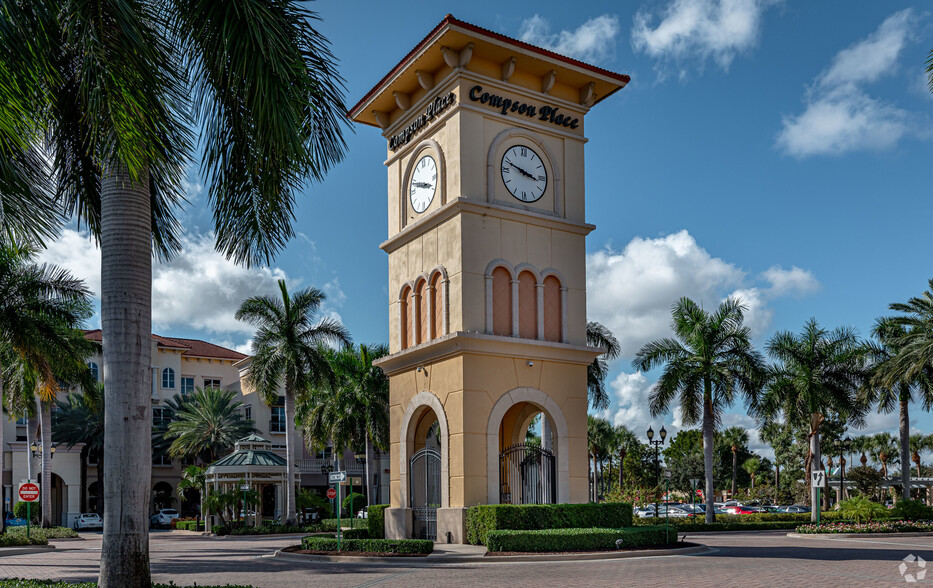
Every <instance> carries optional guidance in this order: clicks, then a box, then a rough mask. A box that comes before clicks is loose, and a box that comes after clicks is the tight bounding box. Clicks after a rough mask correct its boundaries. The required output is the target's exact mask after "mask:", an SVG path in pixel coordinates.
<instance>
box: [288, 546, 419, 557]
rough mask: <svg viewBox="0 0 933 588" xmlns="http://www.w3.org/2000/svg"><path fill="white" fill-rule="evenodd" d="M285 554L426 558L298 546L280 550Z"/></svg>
mask: <svg viewBox="0 0 933 588" xmlns="http://www.w3.org/2000/svg"><path fill="white" fill-rule="evenodd" d="M282 551H284V552H286V553H300V554H302V555H339V556H341V557H343V556H347V557H427V554H426V553H388V552H381V551H317V550H310V549H302V548H301V546H300V545H292V546H291V547H286V548H284V549H282Z"/></svg>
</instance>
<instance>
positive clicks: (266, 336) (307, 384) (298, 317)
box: [236, 280, 350, 525]
mask: <svg viewBox="0 0 933 588" xmlns="http://www.w3.org/2000/svg"><path fill="white" fill-rule="evenodd" d="M278 284H279V293H280V295H281V298H275V297H273V296H253V297H252V298H247V299H246V300H244V301H243V304H242V305H240V309H239V310H237V312H236V319H237V320H241V321H246V322H247V323H249V324H251V325H253V326H254V327H257V331H256V336H255V337H254V338H253V359H252V363H250V365H249V368H248V369H247V372H246V384H247V385H248V386H250V387H251V388H253V389H254V390H256V392H257V393H258V394H259V396H260V398H262V399H263V400H264V401H265V402H266V404H269V405H272V404H274V403H275V402H276V401H277V400H278V395H279V390H284V392H285V423H286V426H285V456H286V461H287V467H286V471H287V478H288V484H286V492H285V496H286V498H285V517H284V518H285V521H286V523H287V524H289V525H294V524H295V516H296V515H295V487H294V484H292V480H294V479H295V447H294V442H295V440H294V434H295V395H296V394H297V393H299V392H303V391H305V390H310V389H312V388H315V387H319V386H321V385H322V384H323V383H324V382H326V381H328V379H329V378H331V377H332V370H331V367H330V364H329V363H328V361H327V356H326V353H325V351H324V344H326V343H343V344H345V345H346V344H349V342H350V335H349V333H348V332H347V330H346V329H345V328H344V326H343V325H342V324H340V322H339V321H336V320H333V319H329V318H322V319H320V320H317V316H318V314H319V312H320V310H321V304H322V303H323V302H324V299H325V298H326V296H325V295H324V293H323V292H322V291H320V290H318V289H317V288H305V289H303V290H299V291H298V292H296V293H294V294H292V295H290V294H289V293H288V288H287V286H286V285H285V280H279V282H278Z"/></svg>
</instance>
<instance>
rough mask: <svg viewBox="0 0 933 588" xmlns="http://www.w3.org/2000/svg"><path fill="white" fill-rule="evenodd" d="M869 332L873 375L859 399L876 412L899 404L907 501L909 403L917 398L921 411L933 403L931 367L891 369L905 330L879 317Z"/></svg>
mask: <svg viewBox="0 0 933 588" xmlns="http://www.w3.org/2000/svg"><path fill="white" fill-rule="evenodd" d="M872 334H873V335H874V336H875V338H877V339H878V343H874V342H870V343H868V350H869V357H870V358H871V361H872V378H871V380H870V381H869V382H868V384H867V385H866V386H865V387H864V388H863V390H862V392H861V394H860V399H861V400H862V402H865V403H868V404H877V405H878V412H879V413H889V412H891V411H893V410H894V407H895V406H897V407H898V411H899V433H900V435H899V437H900V451H901V456H900V462H901V488H902V494H901V495H902V496H903V498H904V499H905V500H910V415H909V412H908V410H909V405H910V403H911V402H914V401H917V400H919V401H920V403H921V406H922V407H923V409H924V410H930V407H931V406H933V379H931V378H930V373H931V371H930V370H925V371H921V372H919V373H918V374H917V375H914V376H908V375H906V374H905V373H904V372H903V371H900V370H897V369H895V368H894V364H895V360H896V358H897V355H898V353H899V351H900V349H901V342H902V341H904V340H905V338H906V336H907V334H908V332H907V329H906V328H905V327H904V326H903V325H901V324H898V323H897V322H895V321H894V320H893V319H890V318H882V319H878V320H877V321H876V322H875V327H874V330H873V331H872Z"/></svg>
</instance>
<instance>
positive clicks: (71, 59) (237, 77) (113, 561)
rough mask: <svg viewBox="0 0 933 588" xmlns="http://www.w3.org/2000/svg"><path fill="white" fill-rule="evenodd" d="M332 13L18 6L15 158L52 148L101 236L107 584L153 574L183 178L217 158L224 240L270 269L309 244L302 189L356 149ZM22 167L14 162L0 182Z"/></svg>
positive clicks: (69, 200)
mask: <svg viewBox="0 0 933 588" xmlns="http://www.w3.org/2000/svg"><path fill="white" fill-rule="evenodd" d="M315 18H316V15H315V14H314V13H312V12H310V11H308V10H306V9H304V8H303V7H301V6H300V5H299V3H298V2H295V1H287V0H244V1H243V2H237V3H236V5H235V7H234V4H231V3H227V2H214V1H213V0H136V1H132V2H131V1H129V0H107V1H104V2H65V0H36V1H33V2H29V3H25V4H24V5H15V4H9V3H5V4H3V5H2V7H0V29H2V30H3V34H2V35H0V71H2V72H4V74H3V75H4V83H3V84H2V89H0V121H4V123H3V124H0V134H2V138H0V145H3V149H4V151H5V152H4V153H3V154H2V155H3V156H2V157H0V160H6V159H7V157H8V156H10V155H12V156H16V157H18V158H20V159H24V158H26V157H27V156H28V155H29V153H30V149H31V148H32V147H33V146H34V145H35V144H45V143H47V144H48V149H49V151H50V152H51V154H52V157H51V167H52V170H51V172H50V173H49V174H48V175H49V177H52V178H55V180H56V182H57V185H56V186H54V188H55V189H54V192H55V194H56V200H57V203H58V205H59V207H60V208H61V209H62V210H64V211H65V212H66V213H68V214H69V215H70V214H75V215H77V216H78V217H79V218H80V219H81V220H83V221H84V222H86V223H87V226H88V228H89V229H90V230H91V233H92V234H93V235H94V236H95V238H98V239H99V240H100V244H101V255H102V264H101V267H102V272H101V278H102V279H101V311H100V312H101V323H102V328H103V332H104V339H105V340H106V342H107V345H106V347H105V348H104V351H103V356H104V373H105V379H106V388H105V390H106V393H107V395H108V398H107V406H108V415H107V417H108V420H107V429H106V436H107V439H106V445H107V453H108V455H109V456H110V457H111V459H108V460H107V468H108V470H109V471H108V479H109V480H110V482H109V483H108V488H107V494H108V500H107V504H108V505H110V506H109V507H108V509H107V511H106V512H105V515H104V519H105V523H104V542H103V549H102V557H101V570H100V584H101V586H104V587H105V588H107V587H112V586H120V587H121V588H123V587H141V586H149V584H150V573H149V558H148V537H149V535H148V530H147V526H148V525H147V521H146V517H147V510H148V495H149V483H150V479H149V478H150V476H149V465H147V464H149V463H150V460H149V452H150V449H149V437H150V426H151V425H150V418H149V416H148V415H149V412H150V409H151V407H150V402H151V401H150V398H149V386H150V379H151V373H150V369H149V366H150V365H151V361H150V360H151V357H150V356H151V350H150V338H149V336H150V332H151V298H152V297H151V290H152V283H151V263H152V261H151V260H152V254H153V249H155V251H156V252H157V253H158V254H159V255H161V256H163V257H166V256H170V255H171V254H172V253H173V252H175V251H176V250H177V249H178V247H179V240H178V231H179V230H180V226H179V223H178V222H177V220H176V217H175V211H176V209H177V207H178V205H179V204H180V203H181V202H182V201H183V196H182V188H181V185H182V181H183V180H184V177H183V175H184V173H183V170H184V169H186V167H187V164H188V163H189V162H190V161H191V160H192V159H193V157H194V156H195V154H196V153H197V154H201V155H202V157H203V158H202V161H201V172H202V175H203V176H205V178H206V180H207V181H206V182H205V183H206V184H207V185H209V186H210V194H209V201H210V203H211V205H212V208H213V210H214V233H215V235H216V239H217V247H218V249H220V250H221V251H222V252H223V253H225V254H226V255H227V256H228V257H231V258H233V259H234V260H236V261H237V262H243V263H247V264H250V263H258V262H267V261H268V260H269V259H271V258H272V256H273V255H274V254H275V253H276V252H277V251H279V250H281V249H282V247H283V246H284V245H285V244H286V243H287V242H288V240H289V239H290V238H291V237H292V236H293V230H292V227H291V224H292V220H293V218H294V212H293V211H294V206H295V195H296V194H297V193H298V191H299V190H301V188H302V184H303V183H304V182H305V181H306V180H307V179H309V178H310V179H315V180H319V179H321V178H322V177H323V175H324V174H325V173H326V172H327V170H328V169H329V168H330V167H331V166H332V165H333V164H335V163H336V162H337V161H339V160H340V159H341V158H342V155H343V152H344V150H345V144H344V142H343V139H342V137H341V133H342V129H343V125H344V124H345V121H346V118H345V114H344V113H345V112H346V110H345V108H344V106H343V104H342V102H343V99H342V82H341V80H340V78H339V76H338V75H337V73H336V71H335V68H334V65H333V62H334V59H333V57H332V55H331V53H330V50H329V48H328V43H327V40H326V39H325V38H324V37H323V36H322V35H321V34H320V33H318V32H317V31H316V30H315V29H314V28H313V26H312V23H313V21H314V19H315ZM6 121H16V123H15V124H13V123H8V122H6ZM196 135H200V141H196V140H195V139H196ZM46 138H47V140H46V141H42V139H46ZM4 163H6V161H4ZM21 167H22V166H21ZM14 172H15V170H14V171H11V168H10V166H8V165H2V166H0V173H3V174H4V177H3V178H2V180H0V182H2V183H7V184H9V183H12V182H13V181H14V180H16V177H15V175H14ZM0 185H2V184H0ZM34 200H35V199H34ZM131 472H132V474H131Z"/></svg>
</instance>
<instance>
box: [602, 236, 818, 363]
mask: <svg viewBox="0 0 933 588" xmlns="http://www.w3.org/2000/svg"><path fill="white" fill-rule="evenodd" d="M756 282H764V284H763V285H762V286H756V285H755V283H756ZM818 284H819V283H818V282H817V280H816V277H815V276H813V274H811V273H810V272H808V271H806V270H803V269H800V268H798V267H792V268H791V269H790V270H783V269H781V268H780V266H772V267H771V268H769V269H768V270H766V271H765V272H763V273H762V274H761V275H760V276H758V277H757V278H754V279H749V277H748V275H747V274H746V272H745V271H743V270H742V269H740V268H738V267H736V266H735V265H734V264H732V263H729V262H728V261H726V260H723V259H720V258H718V257H713V256H712V255H710V254H709V252H707V251H706V250H705V249H703V248H702V247H700V246H699V245H698V244H697V242H696V240H695V239H694V238H693V237H692V236H691V235H690V233H688V232H687V231H685V230H684V231H680V232H678V233H674V234H672V235H667V236H665V237H659V238H656V239H645V238H642V237H636V238H634V239H632V240H631V242H629V243H628V245H626V246H625V248H624V249H623V250H622V251H617V250H613V249H612V248H611V247H607V248H606V249H603V250H601V251H597V252H595V253H592V254H590V255H588V256H587V285H586V290H587V312H588V314H589V317H590V318H591V319H593V320H596V321H599V322H600V323H602V324H604V325H606V326H607V327H609V329H610V330H611V331H612V332H613V333H615V335H616V336H617V337H618V338H619V341H620V343H621V344H622V357H627V358H631V357H632V356H634V355H635V353H636V352H637V351H638V350H639V349H640V348H641V347H642V346H643V345H644V344H645V343H647V342H649V341H651V340H654V339H657V338H660V337H666V336H669V335H670V322H671V307H672V306H673V305H674V304H675V303H676V302H677V301H678V300H679V299H680V298H682V297H684V296H686V297H688V298H690V299H692V300H694V301H696V302H697V303H702V304H704V305H705V307H707V308H713V307H715V306H716V305H718V304H719V302H720V301H722V300H723V299H725V298H726V297H728V296H733V297H736V298H740V299H741V300H742V302H743V303H744V304H745V305H746V306H748V309H747V311H746V321H747V323H748V325H749V326H750V327H751V328H752V331H753V333H754V334H755V335H758V334H761V333H764V332H765V331H766V330H767V328H768V327H769V326H770V324H771V319H772V317H773V312H772V311H771V310H770V308H768V304H769V302H770V301H771V300H773V299H775V298H778V297H781V296H786V295H790V294H808V293H810V292H812V291H814V290H815V289H816V288H817V287H818Z"/></svg>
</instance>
